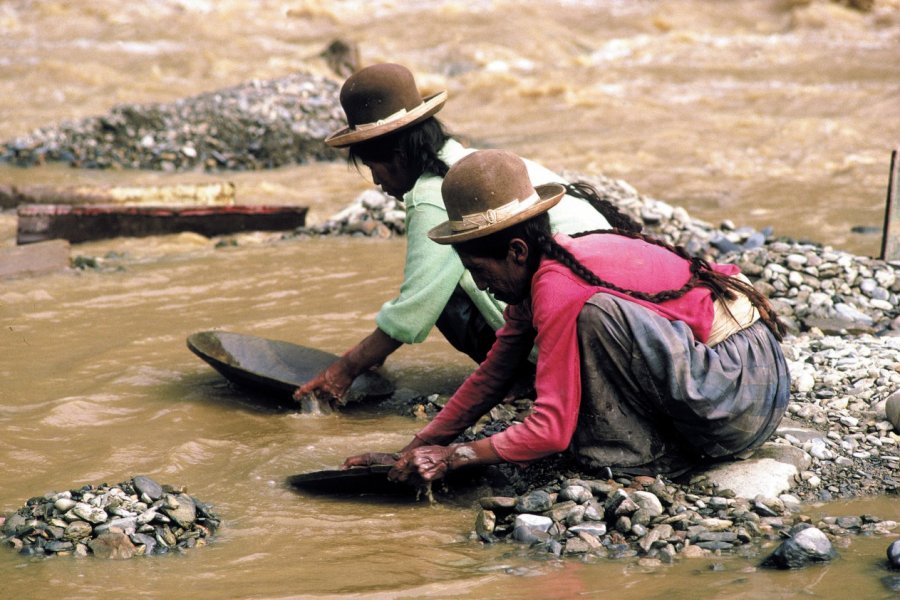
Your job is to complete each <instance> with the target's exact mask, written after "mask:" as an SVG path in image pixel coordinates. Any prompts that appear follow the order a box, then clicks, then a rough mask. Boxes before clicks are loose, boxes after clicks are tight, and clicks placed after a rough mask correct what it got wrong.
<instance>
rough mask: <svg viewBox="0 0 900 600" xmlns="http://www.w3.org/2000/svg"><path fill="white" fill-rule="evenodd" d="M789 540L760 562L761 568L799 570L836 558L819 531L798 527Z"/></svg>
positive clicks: (835, 554) (829, 544)
mask: <svg viewBox="0 0 900 600" xmlns="http://www.w3.org/2000/svg"><path fill="white" fill-rule="evenodd" d="M795 529H797V530H796V531H795V532H792V535H791V537H790V538H788V539H787V540H785V541H784V542H783V543H782V544H781V546H779V547H778V548H777V549H776V550H775V552H773V553H772V554H771V555H770V556H769V557H768V558H767V559H766V560H764V561H763V562H762V565H761V566H763V567H776V568H779V569H801V568H803V567H806V566H808V565H810V564H812V563H817V562H828V561H830V560H833V559H834V558H836V557H837V551H836V550H835V549H834V547H833V546H832V544H831V541H830V540H829V539H828V536H826V535H825V534H824V533H823V532H822V531H821V530H819V529H816V528H815V527H812V526H808V525H798V526H797V528H795Z"/></svg>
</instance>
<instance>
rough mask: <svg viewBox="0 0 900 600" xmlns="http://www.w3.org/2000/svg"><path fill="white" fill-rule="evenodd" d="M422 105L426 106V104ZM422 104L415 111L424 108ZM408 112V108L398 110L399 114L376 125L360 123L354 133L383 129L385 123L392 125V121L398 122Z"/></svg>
mask: <svg viewBox="0 0 900 600" xmlns="http://www.w3.org/2000/svg"><path fill="white" fill-rule="evenodd" d="M422 104H424V102H423V103H422ZM422 104H420V105H419V106H417V107H415V108H414V109H413V110H418V109H419V108H420V107H421V106H422ZM408 112H410V111H408V110H406V108H405V107H404V108H401V109H400V110H398V111H397V112H395V113H392V114H390V115H388V116H386V117H385V118H383V119H378V120H377V121H375V122H374V123H360V124H359V125H354V126H353V130H354V131H365V130H367V129H372V128H373V127H381V126H382V125H384V124H385V123H390V122H391V121H396V120H397V119H399V118H400V117H403V116H405V115H406V113H408Z"/></svg>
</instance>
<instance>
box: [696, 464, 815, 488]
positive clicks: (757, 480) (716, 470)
mask: <svg viewBox="0 0 900 600" xmlns="http://www.w3.org/2000/svg"><path fill="white" fill-rule="evenodd" d="M799 473H800V470H799V469H798V468H797V467H796V466H794V465H793V464H789V463H786V462H781V461H779V460H775V459H773V458H760V459H756V458H749V459H747V460H742V461H734V462H728V463H722V464H719V465H716V466H715V467H713V468H712V469H709V470H708V471H706V472H705V473H704V474H705V475H706V476H707V477H708V478H709V480H710V481H712V482H713V483H715V484H717V485H718V486H719V488H720V489H730V490H733V491H734V493H735V494H736V495H737V496H739V497H742V498H755V497H756V496H759V495H762V496H767V497H777V496H778V495H780V494H781V493H783V492H786V491H788V490H789V489H790V488H791V485H792V484H793V482H794V478H795V477H796V476H797V475H799Z"/></svg>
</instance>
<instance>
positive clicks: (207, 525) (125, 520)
mask: <svg viewBox="0 0 900 600" xmlns="http://www.w3.org/2000/svg"><path fill="white" fill-rule="evenodd" d="M0 523H2V528H0V533H2V538H0V543H2V545H3V546H6V547H8V548H11V549H13V550H15V551H16V552H18V553H20V554H22V555H25V556H53V555H59V556H73V555H74V556H88V555H91V554H93V555H94V556H98V557H100V558H110V559H120V560H121V559H128V558H131V557H132V556H140V555H151V554H165V553H167V552H172V551H176V552H183V551H185V550H187V549H188V548H194V547H196V546H203V545H205V544H206V543H207V540H208V539H209V538H211V537H212V536H213V535H214V534H215V532H216V530H217V529H218V527H219V523H220V520H219V517H217V516H216V515H215V514H214V513H213V512H212V511H211V510H210V508H209V506H207V505H206V504H204V503H202V502H200V501H199V500H197V499H196V498H193V497H192V496H190V495H188V494H187V493H185V492H184V490H181V489H175V488H173V487H171V486H168V485H160V484H158V483H157V482H155V481H154V480H153V479H151V478H149V477H146V476H137V477H134V478H133V479H129V480H128V481H124V482H122V483H119V484H117V485H115V486H109V485H106V484H103V485H100V486H96V487H95V486H91V485H86V486H84V487H82V488H79V489H75V490H68V491H64V492H58V493H48V494H45V495H44V496H38V497H34V498H31V499H30V500H28V502H27V503H26V504H25V506H24V507H22V508H20V509H19V510H17V511H16V512H14V513H12V514H11V515H8V516H6V517H5V519H4V520H2V521H0Z"/></svg>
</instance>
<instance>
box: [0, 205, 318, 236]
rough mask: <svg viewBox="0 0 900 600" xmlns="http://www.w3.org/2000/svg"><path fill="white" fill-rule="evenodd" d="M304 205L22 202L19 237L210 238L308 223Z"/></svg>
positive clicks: (292, 227) (276, 229)
mask: <svg viewBox="0 0 900 600" xmlns="http://www.w3.org/2000/svg"><path fill="white" fill-rule="evenodd" d="M307 210H308V208H307V207H305V206H204V207H140V206H114V205H83V206H78V205H76V206H69V205H62V204H47V205H44V204H23V205H21V206H19V207H18V209H17V215H18V218H19V222H18V229H17V234H16V241H17V242H18V243H19V244H31V243H34V242H39V241H43V240H50V239H65V240H69V241H70V242H72V243H78V242H87V241H91V240H100V239H108V238H114V237H123V236H125V237H146V236H149V235H162V234H168V233H180V232H184V231H192V232H195V233H199V234H201V235H205V236H207V237H210V236H214V235H226V234H229V233H237V232H239V231H286V230H290V229H295V228H297V227H302V226H303V225H305V224H306V212H307Z"/></svg>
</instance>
